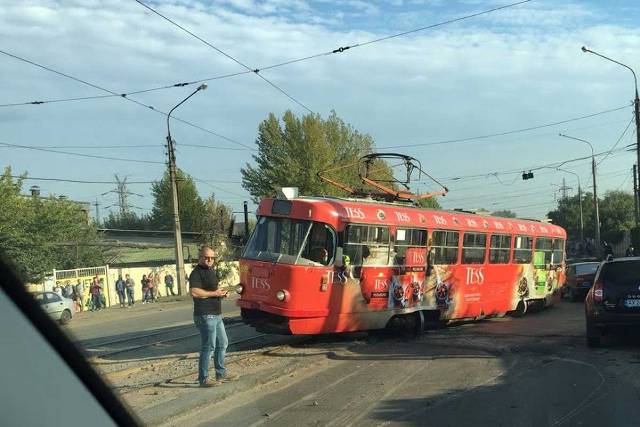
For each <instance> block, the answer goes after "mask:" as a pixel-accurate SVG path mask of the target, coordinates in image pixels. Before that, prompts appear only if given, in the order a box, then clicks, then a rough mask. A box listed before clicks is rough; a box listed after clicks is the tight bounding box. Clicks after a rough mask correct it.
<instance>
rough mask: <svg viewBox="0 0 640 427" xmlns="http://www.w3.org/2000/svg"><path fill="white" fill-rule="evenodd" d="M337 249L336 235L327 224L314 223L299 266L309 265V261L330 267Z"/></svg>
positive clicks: (299, 260) (301, 254)
mask: <svg viewBox="0 0 640 427" xmlns="http://www.w3.org/2000/svg"><path fill="white" fill-rule="evenodd" d="M334 248H335V234H334V232H333V230H332V229H331V228H330V227H328V226H327V225H325V224H321V223H314V224H313V226H312V227H311V231H310V232H309V238H308V239H307V241H306V242H305V245H304V248H303V249H302V252H301V253H300V257H299V259H298V262H297V263H298V264H308V262H309V261H311V262H314V263H317V264H322V265H329V264H331V263H332V262H333V256H334Z"/></svg>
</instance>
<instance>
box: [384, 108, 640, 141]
mask: <svg viewBox="0 0 640 427" xmlns="http://www.w3.org/2000/svg"><path fill="white" fill-rule="evenodd" d="M631 105H632V104H628V105H625V106H623V107H617V108H612V109H609V110H604V111H599V112H597V113H591V114H587V115H584V116H579V117H574V118H571V119H566V120H561V121H557V122H552V123H545V124H541V125H536V126H530V127H526V128H520V129H514V130H509V131H505V132H497V133H492V134H486V135H479V136H472V137H467V138H457V139H447V140H442V141H434V142H424V143H418V144H403V145H389V146H386V147H379V148H378V149H379V150H386V149H394V148H412V147H429V146H433V145H445V144H456V143H461V142H471V141H477V140H480V139H487V138H495V137H498V136H507V135H513V134H515V133H522V132H529V131H532V130H537V129H543V128H548V127H552V126H558V125H562V124H565V123H570V122H575V121H577V120H584V119H589V118H591V117H595V116H599V115H602V114H608V113H613V112H616V111H620V110H624V109H625V108H629V107H631Z"/></svg>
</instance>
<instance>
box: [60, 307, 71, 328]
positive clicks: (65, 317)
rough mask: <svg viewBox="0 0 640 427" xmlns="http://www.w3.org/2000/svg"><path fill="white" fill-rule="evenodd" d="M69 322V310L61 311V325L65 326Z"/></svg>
mask: <svg viewBox="0 0 640 427" xmlns="http://www.w3.org/2000/svg"><path fill="white" fill-rule="evenodd" d="M70 321H71V312H70V311H69V310H65V311H63V312H62V315H61V316H60V323H61V324H63V325H66V324H67V323H69V322H70Z"/></svg>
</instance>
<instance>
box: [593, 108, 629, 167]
mask: <svg viewBox="0 0 640 427" xmlns="http://www.w3.org/2000/svg"><path fill="white" fill-rule="evenodd" d="M632 123H633V118H631V120H629V123H628V124H627V127H625V128H624V130H623V131H622V134H621V135H620V136H619V137H618V140H617V141H616V142H615V144H613V146H612V147H611V148H610V149H609V151H611V150H613V149H615V148H616V147H617V146H618V144H620V141H622V138H624V136H625V135H626V133H627V131H628V130H629V127H630V126H631V124H632ZM607 157H609V154H607V155H606V156H604V157H603V158H602V159H600V161H599V162H598V163H596V166H600V163H602V162H604V161H605V160H606V159H607Z"/></svg>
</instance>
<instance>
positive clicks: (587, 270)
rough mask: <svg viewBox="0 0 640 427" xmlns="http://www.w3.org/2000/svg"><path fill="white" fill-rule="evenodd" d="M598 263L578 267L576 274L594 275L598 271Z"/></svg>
mask: <svg viewBox="0 0 640 427" xmlns="http://www.w3.org/2000/svg"><path fill="white" fill-rule="evenodd" d="M598 265H599V264H598V263H593V264H578V265H576V266H575V267H576V274H593V273H595V272H596V270H597V269H598Z"/></svg>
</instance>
